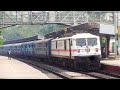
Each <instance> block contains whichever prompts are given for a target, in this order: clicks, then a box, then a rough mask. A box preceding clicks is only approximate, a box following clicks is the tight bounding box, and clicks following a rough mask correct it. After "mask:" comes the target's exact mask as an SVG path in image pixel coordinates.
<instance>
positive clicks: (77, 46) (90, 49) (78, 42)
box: [51, 33, 101, 69]
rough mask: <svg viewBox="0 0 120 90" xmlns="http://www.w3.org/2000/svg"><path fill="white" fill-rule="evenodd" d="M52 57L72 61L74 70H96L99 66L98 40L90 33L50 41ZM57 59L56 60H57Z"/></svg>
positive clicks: (99, 51) (97, 37)
mask: <svg viewBox="0 0 120 90" xmlns="http://www.w3.org/2000/svg"><path fill="white" fill-rule="evenodd" d="M51 46H52V48H51V50H52V53H51V54H52V56H53V57H59V58H61V59H62V60H63V62H64V61H65V62H66V59H67V61H68V60H70V61H73V63H74V67H76V68H87V69H92V68H98V67H99V66H100V57H101V49H100V39H99V36H96V35H92V34H90V33H81V34H76V35H73V36H71V37H64V38H57V39H54V40H52V45H51ZM59 58H58V59H59Z"/></svg>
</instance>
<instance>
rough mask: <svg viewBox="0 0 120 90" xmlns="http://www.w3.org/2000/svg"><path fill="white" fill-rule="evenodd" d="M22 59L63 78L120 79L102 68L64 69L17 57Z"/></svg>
mask: <svg viewBox="0 0 120 90" xmlns="http://www.w3.org/2000/svg"><path fill="white" fill-rule="evenodd" d="M17 59H18V60H20V61H23V62H25V63H28V64H31V65H33V66H36V67H39V68H42V69H44V70H46V71H48V72H51V73H53V74H55V75H57V76H59V77H61V78H63V79H120V76H118V75H114V74H110V73H107V72H103V71H102V70H100V71H97V72H83V71H74V70H64V69H62V68H59V67H55V66H51V65H48V64H45V63H42V62H39V61H32V60H24V59H20V58H17Z"/></svg>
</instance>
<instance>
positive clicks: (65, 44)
mask: <svg viewBox="0 0 120 90" xmlns="http://www.w3.org/2000/svg"><path fill="white" fill-rule="evenodd" d="M64 48H65V50H66V40H64Z"/></svg>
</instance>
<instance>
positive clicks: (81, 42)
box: [76, 38, 86, 47]
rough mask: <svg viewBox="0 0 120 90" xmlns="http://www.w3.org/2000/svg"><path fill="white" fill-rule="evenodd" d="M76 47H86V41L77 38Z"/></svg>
mask: <svg viewBox="0 0 120 90" xmlns="http://www.w3.org/2000/svg"><path fill="white" fill-rule="evenodd" d="M76 45H77V46H81V47H82V46H85V45H86V39H85V38H79V39H76Z"/></svg>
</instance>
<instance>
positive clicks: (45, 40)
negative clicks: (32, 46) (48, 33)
mask: <svg viewBox="0 0 120 90" xmlns="http://www.w3.org/2000/svg"><path fill="white" fill-rule="evenodd" d="M51 39H52V38H49V39H43V40H37V41H35V43H37V42H47V41H49V40H51Z"/></svg>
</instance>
